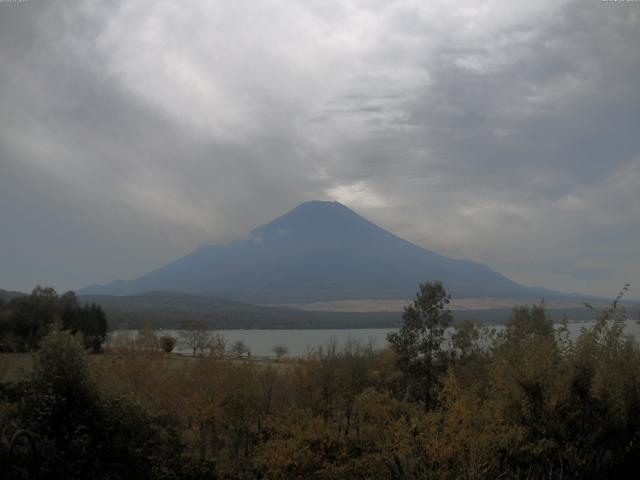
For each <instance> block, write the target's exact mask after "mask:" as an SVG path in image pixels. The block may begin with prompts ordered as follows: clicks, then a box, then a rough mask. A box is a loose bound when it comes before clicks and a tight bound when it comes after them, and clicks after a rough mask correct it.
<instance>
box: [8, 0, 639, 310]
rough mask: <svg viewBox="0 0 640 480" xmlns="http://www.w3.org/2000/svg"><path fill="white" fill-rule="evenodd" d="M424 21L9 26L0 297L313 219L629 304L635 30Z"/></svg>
mask: <svg viewBox="0 0 640 480" xmlns="http://www.w3.org/2000/svg"><path fill="white" fill-rule="evenodd" d="M425 3H427V2H412V1H409V0H406V1H396V2H364V1H355V0H353V1H346V0H345V1H338V0H336V1H334V2H313V1H309V2H294V1H285V0H281V1H278V2H271V3H269V5H266V4H256V3H255V2H242V1H239V2H232V4H231V3H229V2H205V1H196V2H190V3H189V5H188V6H185V5H184V4H183V3H179V2H173V3H172V2H162V3H158V2H151V1H140V2H135V3H133V4H132V3H129V2H108V3H106V4H105V3H104V2H94V1H88V0H87V1H82V0H79V1H76V2H73V3H65V4H53V3H51V2H47V3H45V2H36V1H32V2H29V3H22V4H20V3H18V4H13V3H4V4H2V3H0V62H1V65H2V68H1V69H0V104H1V105H2V110H1V111H0V205H2V208H1V209H0V225H2V234H1V236H0V240H1V246H2V248H0V287H3V288H20V289H28V288H30V287H31V286H33V285H34V284H35V283H45V284H52V285H54V286H56V287H57V288H59V289H65V288H75V287H80V286H83V285H86V284H89V283H93V282H105V281H109V280H112V279H114V278H116V277H123V278H130V277H133V276H136V275H139V274H141V273H144V272H146V271H148V270H149V269H151V268H153V267H156V266H158V265H160V264H163V263H165V262H166V261H168V260H170V259H173V258H176V257H178V256H180V255H182V254H184V253H187V252H189V251H190V250H192V249H194V248H196V247H198V246H200V245H202V244H205V243H210V242H224V241H228V240H230V239H232V238H237V237H239V236H242V235H243V234H245V233H246V232H247V231H248V230H249V229H250V228H252V227H254V226H257V225H258V224H261V223H264V222H267V221H269V220H270V219H271V218H273V217H275V216H277V215H279V214H281V213H283V212H284V211H286V210H288V209H289V208H292V207H293V206H295V205H296V204H298V203H300V202H302V201H305V200H309V199H313V198H335V199H337V200H340V201H343V202H344V203H346V204H348V205H350V206H352V207H354V208H355V209H356V210H358V211H359V212H360V213H362V214H364V215H365V216H368V217H369V218H370V219H372V220H373V221H375V222H377V223H379V224H380V225H382V226H384V227H386V228H388V229H390V230H392V231H394V232H396V233H398V234H400V235H401V236H404V237H405V238H407V239H409V240H412V241H414V242H415V243H418V244H420V245H423V246H425V247H427V248H431V249H433V250H436V251H439V252H440V253H443V254H445V255H450V256H455V257H465V258H471V259H474V260H478V261H481V262H485V263H487V264H489V265H491V266H492V267H494V268H496V269H497V270H499V271H501V272H502V273H505V274H507V275H509V276H511V277H512V278H514V279H515V280H517V281H521V282H523V283H525V284H530V285H533V284H537V285H543V286H546V287H549V288H556V289H562V290H567V291H576V290H577V291H582V292H585V293H596V294H601V295H613V294H615V293H616V292H617V290H618V289H619V288H620V287H621V285H622V284H623V283H624V282H625V281H630V282H632V283H633V282H634V281H635V282H637V281H638V277H639V276H640V275H639V274H640V260H638V259H639V258H640V255H638V253H640V251H639V248H640V247H639V246H638V242H637V239H638V238H640V235H639V234H640V227H639V225H640V195H638V194H637V190H638V185H640V144H639V142H640V141H639V140H638V139H639V138H640V135H639V134H640V132H639V131H638V129H639V125H640V122H639V120H640V98H639V97H638V95H637V82H638V79H639V78H640V53H638V49H637V46H638V45H640V28H638V27H640V7H638V5H635V4H633V3H620V2H617V3H606V2H592V3H585V2H577V1H570V2H532V4H531V5H525V4H522V5H514V4H513V2H506V1H494V2H486V3H478V2H468V3H458V4H456V6H455V7H452V6H451V5H450V2H428V4H426V5H425ZM635 296H636V297H637V298H640V297H638V295H637V294H636V295H635Z"/></svg>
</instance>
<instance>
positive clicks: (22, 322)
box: [0, 286, 107, 352]
mask: <svg viewBox="0 0 640 480" xmlns="http://www.w3.org/2000/svg"><path fill="white" fill-rule="evenodd" d="M56 322H59V323H60V325H61V328H62V329H64V330H68V331H69V332H71V333H80V334H81V336H82V341H83V344H84V346H85V348H88V349H91V350H92V351H93V352H98V351H100V349H101V347H102V343H103V342H104V340H105V338H106V335H107V317H106V315H105V313H104V311H103V310H102V308H101V307H100V306H98V305H96V304H95V303H87V304H84V305H81V304H80V303H79V302H78V299H77V297H76V295H75V293H74V292H71V291H69V292H66V293H64V294H62V295H58V294H57V293H56V291H55V290H54V289H53V288H43V287H40V286H37V287H36V288H34V289H33V291H32V292H31V294H30V295H23V296H16V297H14V298H12V299H10V300H8V301H2V300H0V351H11V352H25V351H34V350H36V349H37V348H38V345H39V342H40V341H41V340H42V338H43V337H44V336H45V335H46V334H47V333H48V332H49V331H50V329H51V327H52V325H53V324H54V323H56Z"/></svg>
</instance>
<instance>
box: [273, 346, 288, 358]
mask: <svg viewBox="0 0 640 480" xmlns="http://www.w3.org/2000/svg"><path fill="white" fill-rule="evenodd" d="M271 351H272V352H273V353H275V354H276V358H277V359H278V360H280V359H281V358H282V357H284V356H285V355H286V354H287V353H289V349H288V348H287V347H285V346H284V345H275V346H274V347H273V348H272V349H271Z"/></svg>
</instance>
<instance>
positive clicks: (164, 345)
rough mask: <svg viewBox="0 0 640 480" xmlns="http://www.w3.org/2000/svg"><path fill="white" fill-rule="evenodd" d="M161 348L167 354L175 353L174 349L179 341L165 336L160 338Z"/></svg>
mask: <svg viewBox="0 0 640 480" xmlns="http://www.w3.org/2000/svg"><path fill="white" fill-rule="evenodd" d="M159 340H160V348H161V349H162V351H163V352H165V353H171V352H173V349H174V348H176V343H177V340H176V339H175V338H173V337H169V336H168V335H163V336H162V337H160V339H159Z"/></svg>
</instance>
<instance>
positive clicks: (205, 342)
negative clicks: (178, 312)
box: [180, 320, 212, 357]
mask: <svg viewBox="0 0 640 480" xmlns="http://www.w3.org/2000/svg"><path fill="white" fill-rule="evenodd" d="M180 337H182V340H183V342H184V344H185V345H186V346H187V347H189V349H190V350H191V351H192V352H193V356H194V357H195V356H196V354H197V353H198V352H200V355H203V354H204V351H205V350H206V349H207V348H209V344H210V343H211V337H212V334H211V331H210V330H209V329H207V324H206V323H205V322H201V321H197V320H188V321H186V322H183V323H182V325H181V331H180Z"/></svg>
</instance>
